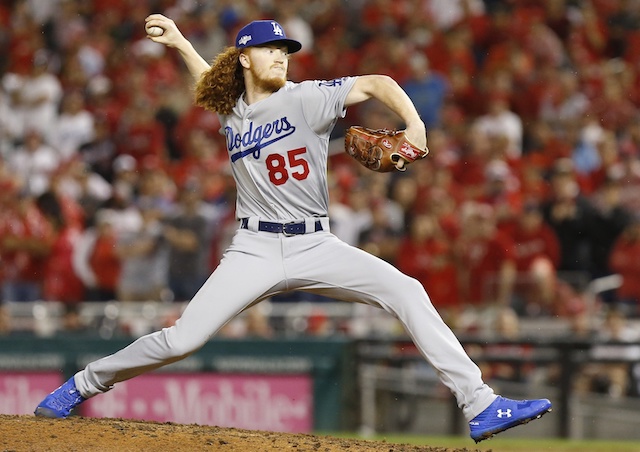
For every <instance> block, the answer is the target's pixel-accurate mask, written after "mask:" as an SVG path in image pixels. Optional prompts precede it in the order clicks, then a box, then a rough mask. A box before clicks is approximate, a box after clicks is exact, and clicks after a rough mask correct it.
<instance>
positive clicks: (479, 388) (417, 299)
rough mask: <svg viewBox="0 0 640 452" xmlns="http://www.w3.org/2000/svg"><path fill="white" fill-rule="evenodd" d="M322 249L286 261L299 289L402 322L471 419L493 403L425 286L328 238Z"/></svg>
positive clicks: (325, 239)
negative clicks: (361, 305)
mask: <svg viewBox="0 0 640 452" xmlns="http://www.w3.org/2000/svg"><path fill="white" fill-rule="evenodd" d="M325 236H326V237H324V239H323V240H324V243H323V244H322V245H321V246H317V247H315V248H314V247H309V249H308V250H307V251H306V252H305V254H304V257H302V258H300V259H297V258H294V257H291V259H290V260H287V262H288V264H289V265H287V274H288V276H289V277H290V278H296V279H298V280H299V282H300V285H301V286H302V287H305V288H307V289H312V290H314V291H321V292H322V293H323V294H325V295H328V296H331V297H334V298H337V299H341V300H345V301H357V302H365V303H368V304H371V305H375V306H378V307H381V308H383V309H385V310H386V311H387V312H389V313H391V314H392V315H393V316H395V317H396V318H398V319H399V320H400V321H401V322H402V324H403V325H404V327H405V329H406V331H407V333H408V334H409V335H410V336H411V338H412V340H413V342H414V343H415V345H416V347H417V348H418V349H419V350H420V352H421V353H422V355H423V356H424V357H425V358H426V359H427V361H429V362H430V363H431V364H432V365H433V367H434V368H435V369H436V371H437V372H438V374H439V376H440V379H441V381H442V382H443V383H444V384H445V385H446V386H447V387H448V388H449V389H450V390H451V391H452V392H453V394H454V395H455V396H456V399H457V401H458V405H459V406H460V408H461V409H462V411H463V413H464V415H465V417H466V418H467V419H468V420H470V419H472V418H474V417H475V416H476V415H478V414H479V413H481V412H482V411H483V410H484V409H485V408H487V407H488V406H489V405H490V404H491V403H492V402H493V400H494V399H495V397H496V396H495V394H494V393H493V390H492V389H491V388H490V387H488V386H487V385H486V384H485V383H484V382H483V380H482V375H481V372H480V369H479V368H478V366H477V365H476V364H475V363H474V362H473V361H472V360H471V359H470V358H469V356H468V355H467V353H466V352H465V350H464V349H463V347H462V345H461V344H460V342H459V341H458V339H457V338H456V336H455V335H454V333H453V332H452V331H451V329H450V328H449V327H448V326H447V325H446V324H445V323H444V321H443V320H442V318H441V317H440V315H439V314H438V312H437V311H436V309H435V308H434V307H433V305H432V304H431V300H430V299H429V296H428V295H427V293H426V291H425V289H424V288H423V287H422V285H421V284H420V283H419V282H418V281H417V280H415V279H413V278H410V277H408V276H406V275H404V274H403V273H401V272H400V271H399V270H397V269H396V268H395V267H393V266H392V265H390V264H388V263H387V262H385V261H383V260H381V259H378V258H377V257H374V256H372V255H370V254H368V253H366V252H364V251H362V250H360V249H357V248H354V247H351V246H349V245H347V244H345V243H343V242H341V241H339V240H337V239H332V238H331V236H330V235H329V234H326V235H325Z"/></svg>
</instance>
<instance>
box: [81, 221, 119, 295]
mask: <svg viewBox="0 0 640 452" xmlns="http://www.w3.org/2000/svg"><path fill="white" fill-rule="evenodd" d="M112 223H113V218H112V215H111V212H110V211H109V210H106V209H103V210H100V211H98V212H97V214H96V215H95V226H92V227H89V228H87V229H85V230H84V231H83V233H82V235H81V237H79V238H78V240H77V241H76V246H75V247H74V255H73V269H74V271H75V272H76V273H77V274H78V275H79V277H80V278H82V281H83V283H84V285H85V287H86V291H87V299H88V300H91V301H111V300H115V299H116V298H117V297H116V290H117V287H118V281H119V280H120V271H121V267H122V261H121V259H120V257H119V256H118V254H117V252H116V246H117V242H118V239H117V236H116V232H115V229H114V228H113V224H112Z"/></svg>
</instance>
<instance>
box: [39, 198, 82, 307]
mask: <svg viewBox="0 0 640 452" xmlns="http://www.w3.org/2000/svg"><path fill="white" fill-rule="evenodd" d="M36 205H37V206H38V208H39V209H40V211H41V212H42V214H43V215H44V216H45V218H46V219H47V221H48V222H49V223H50V224H51V226H52V229H53V231H54V234H55V239H54V240H53V243H52V245H51V251H50V253H49V255H48V256H47V259H46V261H45V263H44V274H43V282H42V285H43V288H42V294H43V298H44V299H45V300H47V301H60V302H63V303H65V304H77V303H80V302H81V301H83V300H84V298H85V289H84V285H83V284H82V281H81V280H80V278H78V276H77V275H76V273H75V272H74V271H73V263H72V260H73V247H74V244H75V243H76V242H77V240H78V238H79V237H80V233H81V232H80V227H79V226H78V225H77V224H74V223H68V222H66V221H65V219H64V213H63V211H62V206H61V204H60V202H59V201H58V199H57V197H56V195H54V194H53V192H46V193H43V194H42V195H40V196H39V197H38V198H37V200H36Z"/></svg>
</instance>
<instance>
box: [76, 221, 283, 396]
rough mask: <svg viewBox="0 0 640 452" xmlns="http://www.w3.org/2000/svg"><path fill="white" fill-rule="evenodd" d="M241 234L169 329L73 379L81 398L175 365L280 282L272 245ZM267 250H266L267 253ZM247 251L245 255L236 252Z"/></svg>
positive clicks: (124, 350)
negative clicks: (160, 368)
mask: <svg viewBox="0 0 640 452" xmlns="http://www.w3.org/2000/svg"><path fill="white" fill-rule="evenodd" d="M252 234H253V233H250V232H247V231H241V232H239V233H238V235H236V237H235V238H234V242H233V244H232V246H231V247H230V249H229V250H228V251H227V253H226V254H225V257H224V258H223V260H222V262H221V263H220V265H219V266H218V268H217V269H216V270H215V271H214V272H213V274H212V275H211V276H210V277H209V279H208V280H207V281H206V282H205V283H204V285H203V286H202V288H201V289H200V290H199V291H198V293H197V294H196V295H195V296H194V298H193V299H192V300H191V301H190V302H189V304H188V305H187V307H186V309H185V310H184V312H183V314H182V316H181V317H180V319H178V321H177V322H176V323H175V325H174V326H172V327H169V328H164V329H162V330H161V331H157V332H154V333H151V334H148V335H146V336H143V337H140V338H139V339H137V340H136V341H134V342H133V343H131V344H130V345H129V346H127V347H125V348H124V349H122V350H120V351H118V352H116V353H114V354H113V355H110V356H107V357H105V358H102V359H99V360H97V361H94V362H92V363H90V364H88V365H87V366H86V368H85V369H84V370H81V371H80V372H78V373H77V374H76V375H75V382H76V386H77V388H78V390H79V391H80V394H82V396H83V397H85V398H88V397H92V396H94V395H96V394H99V393H101V392H105V391H108V390H109V389H111V387H112V386H113V385H114V384H115V383H117V382H120V381H124V380H128V379H130V378H133V377H135V376H136V375H140V374H142V373H144V372H148V371H151V370H154V369H157V368H159V367H162V366H165V365H167V364H171V363H173V362H176V361H179V360H181V359H183V358H185V357H186V356H188V355H190V354H192V353H194V352H195V351H197V350H198V349H200V348H201V347H202V346H203V345H204V344H205V343H206V342H207V341H208V340H209V339H210V338H211V336H213V335H214V334H215V333H216V332H217V331H218V330H219V329H220V328H222V327H223V326H224V325H225V324H226V323H227V322H228V321H230V320H231V319H232V318H233V317H235V316H236V315H237V314H239V313H240V312H242V310H244V309H245V308H246V307H247V306H249V305H251V304H252V303H253V302H254V301H256V300H258V299H260V298H261V297H262V295H263V294H264V293H266V292H267V291H268V290H269V289H270V288H271V287H272V286H273V285H275V284H277V283H278V282H279V281H280V280H281V279H282V270H281V268H282V267H281V266H280V265H277V262H274V259H275V258H278V257H279V256H280V254H279V247H278V246H277V242H276V241H266V242H267V243H265V241H264V240H262V241H256V240H253V239H254V238H255V236H252ZM267 248H272V249H267ZM246 249H249V250H251V253H250V254H248V253H246V252H243V251H241V250H246Z"/></svg>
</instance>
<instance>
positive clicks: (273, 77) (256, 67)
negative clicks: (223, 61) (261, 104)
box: [241, 44, 289, 92]
mask: <svg viewBox="0 0 640 452" xmlns="http://www.w3.org/2000/svg"><path fill="white" fill-rule="evenodd" d="M243 55H244V56H246V59H245V60H244V61H243V60H242V59H241V62H242V64H243V66H244V67H245V68H247V69H249V73H250V77H251V78H252V80H253V83H254V85H255V86H256V87H258V88H260V89H262V90H264V91H268V92H276V91H278V90H279V89H280V88H282V87H283V86H284V84H285V83H286V81H287V70H288V68H289V52H288V50H287V47H286V46H284V45H280V44H271V45H265V46H256V47H250V48H248V49H247V51H246V52H245V53H244V54H243ZM241 58H242V56H241Z"/></svg>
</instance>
